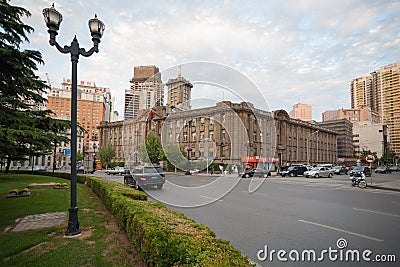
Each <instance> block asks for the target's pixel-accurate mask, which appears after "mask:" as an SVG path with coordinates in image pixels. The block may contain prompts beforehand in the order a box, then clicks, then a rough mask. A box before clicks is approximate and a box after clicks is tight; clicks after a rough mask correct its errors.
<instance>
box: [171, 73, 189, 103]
mask: <svg viewBox="0 0 400 267" xmlns="http://www.w3.org/2000/svg"><path fill="white" fill-rule="evenodd" d="M167 88H168V100H167V103H168V105H169V106H170V107H171V108H177V109H179V110H189V109H191V106H190V99H191V95H192V88H193V85H192V84H191V83H190V82H189V81H188V80H186V79H185V78H183V77H182V75H181V73H179V74H178V77H177V78H175V79H169V80H168V82H167Z"/></svg>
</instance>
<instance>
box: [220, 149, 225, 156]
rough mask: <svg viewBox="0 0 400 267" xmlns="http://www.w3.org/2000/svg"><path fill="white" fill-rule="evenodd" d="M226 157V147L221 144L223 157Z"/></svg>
mask: <svg viewBox="0 0 400 267" xmlns="http://www.w3.org/2000/svg"><path fill="white" fill-rule="evenodd" d="M223 157H225V147H224V146H221V158H223Z"/></svg>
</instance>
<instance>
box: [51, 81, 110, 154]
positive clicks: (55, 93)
mask: <svg viewBox="0 0 400 267" xmlns="http://www.w3.org/2000/svg"><path fill="white" fill-rule="evenodd" d="M71 88H72V85H71V79H64V80H63V83H62V84H61V88H51V89H50V90H49V93H48V96H47V100H48V103H47V109H50V110H52V111H53V112H54V114H53V115H52V117H55V118H60V119H66V120H70V119H71ZM77 90H78V92H77V95H78V103H77V105H78V110H77V122H78V124H79V125H80V126H82V127H83V128H84V129H85V130H86V134H85V136H84V139H83V145H82V146H80V145H79V144H78V147H77V150H78V151H77V152H78V153H83V152H87V151H89V150H92V151H94V149H95V148H98V145H99V142H98V140H97V139H98V136H99V132H98V129H97V126H99V125H100V122H101V121H109V120H110V119H111V114H112V113H113V107H112V105H113V104H112V98H111V93H110V89H109V88H106V87H99V86H96V84H95V83H94V82H86V81H79V82H78V86H77Z"/></svg>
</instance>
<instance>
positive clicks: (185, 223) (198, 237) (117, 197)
mask: <svg viewBox="0 0 400 267" xmlns="http://www.w3.org/2000/svg"><path fill="white" fill-rule="evenodd" d="M87 184H88V186H90V187H92V189H93V191H94V192H95V193H96V194H98V195H99V196H100V198H101V199H102V200H103V202H104V203H105V205H106V206H107V208H108V209H109V210H110V211H111V212H112V213H113V214H114V216H115V218H116V220H117V222H118V224H119V226H120V227H121V228H122V229H124V230H125V231H126V232H127V234H128V236H129V238H130V240H131V242H132V243H133V245H134V246H135V247H136V249H137V251H138V253H139V255H140V257H141V258H142V260H143V261H144V262H146V263H147V264H148V266H250V264H249V262H248V260H247V258H246V257H244V256H242V255H241V253H240V251H239V250H237V249H235V248H233V247H232V246H230V245H229V242H228V241H225V240H222V239H218V238H216V237H215V234H214V232H212V231H211V230H210V229H209V228H207V227H206V226H204V225H201V224H198V223H196V222H195V221H194V220H192V219H189V218H187V217H185V216H184V215H183V214H181V213H178V212H175V211H171V210H169V209H167V208H166V207H165V206H164V205H163V204H161V203H157V202H148V201H140V200H144V199H142V198H138V196H136V195H132V193H131V192H137V190H134V189H130V188H128V187H125V189H124V190H121V188H118V187H119V185H118V183H116V182H111V181H106V180H103V179H99V178H95V177H89V176H88V177H87ZM138 199H140V200H138Z"/></svg>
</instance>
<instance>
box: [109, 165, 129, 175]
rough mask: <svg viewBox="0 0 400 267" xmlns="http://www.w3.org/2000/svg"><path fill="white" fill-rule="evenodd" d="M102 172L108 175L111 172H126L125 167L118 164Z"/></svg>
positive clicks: (115, 173)
mask: <svg viewBox="0 0 400 267" xmlns="http://www.w3.org/2000/svg"><path fill="white" fill-rule="evenodd" d="M104 172H105V173H106V174H108V175H111V174H113V175H124V174H125V173H126V172H125V168H124V167H119V166H117V167H114V168H112V169H109V170H105V171H104Z"/></svg>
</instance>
